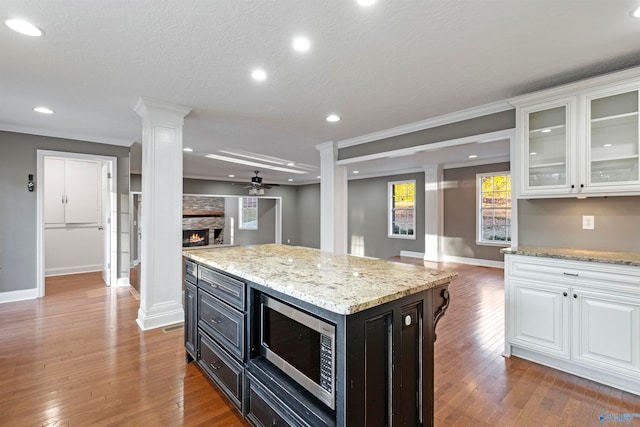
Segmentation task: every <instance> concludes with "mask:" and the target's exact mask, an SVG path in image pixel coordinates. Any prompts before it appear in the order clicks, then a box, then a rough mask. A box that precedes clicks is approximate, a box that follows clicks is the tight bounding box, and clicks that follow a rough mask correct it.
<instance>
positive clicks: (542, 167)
mask: <svg viewBox="0 0 640 427" xmlns="http://www.w3.org/2000/svg"><path fill="white" fill-rule="evenodd" d="M636 74H640V73H636ZM639 90H640V77H636V78H631V79H626V80H624V81H623V82H619V83H617V84H612V83H609V84H607V85H600V86H598V85H593V86H585V85H582V86H580V90H577V89H576V90H573V91H571V90H566V89H562V88H560V89H558V90H554V91H548V93H547V92H545V94H543V95H544V96H543V95H541V94H533V95H531V96H526V97H521V98H518V99H517V100H512V104H513V105H515V106H516V108H517V115H516V130H517V142H516V150H515V151H516V153H515V154H516V155H515V157H514V159H515V162H516V165H515V168H513V170H515V171H518V173H519V184H518V197H524V198H543V197H545V198H546V197H583V196H584V197H587V196H603V195H638V194H640V167H639V165H640V158H639V153H640V137H639V129H640V122H639V120H638V110H639V109H638V98H639Z"/></svg>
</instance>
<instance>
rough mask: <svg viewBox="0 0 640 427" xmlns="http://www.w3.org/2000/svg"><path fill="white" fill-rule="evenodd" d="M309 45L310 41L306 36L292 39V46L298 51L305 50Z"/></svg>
mask: <svg viewBox="0 0 640 427" xmlns="http://www.w3.org/2000/svg"><path fill="white" fill-rule="evenodd" d="M310 47H311V42H310V41H309V39H308V38H306V37H296V38H295V39H294V40H293V48H294V49H295V50H297V51H298V52H306V51H308V50H309V48H310Z"/></svg>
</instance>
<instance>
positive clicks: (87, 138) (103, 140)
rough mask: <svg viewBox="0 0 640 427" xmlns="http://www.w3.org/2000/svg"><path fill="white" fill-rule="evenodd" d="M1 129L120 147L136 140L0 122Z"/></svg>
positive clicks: (128, 145) (127, 145)
mask: <svg viewBox="0 0 640 427" xmlns="http://www.w3.org/2000/svg"><path fill="white" fill-rule="evenodd" d="M0 131H6V132H15V133H24V134H28V135H38V136H47V137H50V138H62V139H72V140H75V141H81V142H93V143H97V144H108V145H118V146H120V147H131V146H132V145H133V143H134V142H136V141H132V140H128V139H120V138H109V137H104V136H96V135H88V134H83V133H78V132H64V131H55V130H51V129H41V128H34V127H27V126H14V125H9V124H6V123H0Z"/></svg>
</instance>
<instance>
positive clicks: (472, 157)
mask: <svg viewBox="0 0 640 427" xmlns="http://www.w3.org/2000/svg"><path fill="white" fill-rule="evenodd" d="M468 157H469V158H470V159H477V158H478V155H477V154H469V156H468Z"/></svg>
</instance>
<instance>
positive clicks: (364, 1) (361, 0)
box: [358, 0, 376, 6]
mask: <svg viewBox="0 0 640 427" xmlns="http://www.w3.org/2000/svg"><path fill="white" fill-rule="evenodd" d="M375 2H376V0H358V4H359V5H360V6H371V5H372V4H374V3H375Z"/></svg>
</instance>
